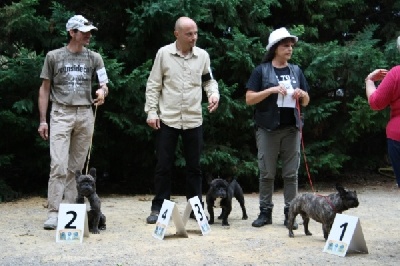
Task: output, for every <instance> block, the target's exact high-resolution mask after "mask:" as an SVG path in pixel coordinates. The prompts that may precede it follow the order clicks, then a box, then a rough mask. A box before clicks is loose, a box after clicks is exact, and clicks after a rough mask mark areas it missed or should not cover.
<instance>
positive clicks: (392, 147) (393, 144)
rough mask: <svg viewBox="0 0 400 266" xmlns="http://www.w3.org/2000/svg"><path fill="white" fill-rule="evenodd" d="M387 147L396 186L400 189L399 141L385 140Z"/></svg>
mask: <svg viewBox="0 0 400 266" xmlns="http://www.w3.org/2000/svg"><path fill="white" fill-rule="evenodd" d="M387 146H388V154H389V158H390V162H391V163H392V167H393V171H394V175H395V176H396V181H397V185H398V186H399V187H400V141H396V140H392V139H387Z"/></svg>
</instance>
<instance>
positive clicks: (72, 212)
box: [65, 211, 76, 229]
mask: <svg viewBox="0 0 400 266" xmlns="http://www.w3.org/2000/svg"><path fill="white" fill-rule="evenodd" d="M67 214H72V216H73V217H72V219H71V221H69V223H67V225H66V226H65V229H76V226H72V225H71V224H72V223H73V222H75V220H76V212H74V211H67Z"/></svg>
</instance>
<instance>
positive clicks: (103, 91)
mask: <svg viewBox="0 0 400 266" xmlns="http://www.w3.org/2000/svg"><path fill="white" fill-rule="evenodd" d="M107 92H108V88H107V86H106V85H103V86H101V87H100V88H99V89H98V90H97V91H96V95H97V98H96V99H94V104H95V105H97V106H99V105H102V104H104V102H105V100H106V96H107Z"/></svg>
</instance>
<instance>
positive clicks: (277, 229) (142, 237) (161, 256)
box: [0, 186, 400, 265]
mask: <svg viewBox="0 0 400 266" xmlns="http://www.w3.org/2000/svg"><path fill="white" fill-rule="evenodd" d="M349 189H353V188H351V187H349ZM300 192H301V193H302V192H304V191H300ZM308 192H309V191H308ZM332 192H334V190H333V188H332V189H326V190H324V191H318V193H319V194H323V195H327V194H329V193H332ZM357 193H358V197H359V201H360V206H359V207H358V208H355V209H350V210H348V211H347V212H345V213H344V214H348V215H352V216H357V217H359V220H360V223H361V227H362V231H363V234H364V238H365V241H366V244H367V247H368V250H369V254H360V253H348V254H347V255H346V256H345V257H339V256H336V255H332V254H328V253H325V252H322V250H323V248H324V246H325V240H324V238H323V234H322V230H321V225H320V224H319V223H317V222H315V221H313V220H311V221H310V231H311V232H312V233H313V235H312V236H305V235H304V232H303V227H302V226H300V227H299V230H296V231H295V238H289V237H288V231H287V229H286V228H285V227H284V226H283V218H284V217H283V195H282V191H277V192H276V193H275V194H274V203H275V209H274V212H273V224H272V225H267V226H264V227H262V228H254V227H252V226H251V223H252V221H253V220H254V219H255V218H256V217H257V215H258V194H246V195H245V200H246V207H247V212H248V215H249V219H248V220H241V210H240V206H239V204H238V202H237V201H236V200H234V202H233V210H232V213H231V215H230V217H229V222H230V227H228V228H225V227H222V226H221V225H220V224H219V222H218V223H216V224H214V225H212V226H211V232H210V233H209V234H208V235H205V236H202V235H201V231H200V229H199V227H198V225H197V223H196V222H195V221H194V220H192V219H190V220H189V221H188V223H187V225H186V229H187V230H188V235H189V237H188V238H181V237H177V236H175V235H174V234H175V233H176V230H175V226H174V223H173V222H172V220H171V222H170V224H169V226H168V228H167V232H166V237H165V238H164V240H158V239H155V238H153V237H152V232H153V230H154V229H155V226H154V225H148V224H146V222H145V218H146V217H147V215H148V214H149V208H150V204H151V202H150V200H151V198H152V196H151V195H139V196H119V195H107V196H101V195H100V196H101V199H102V211H103V213H104V214H105V215H106V216H107V230H106V231H102V232H101V234H99V235H92V234H91V235H90V236H89V237H87V238H84V240H83V243H82V244H80V243H56V241H55V231H46V230H43V228H42V226H43V222H44V219H45V218H46V211H47V209H45V208H44V207H43V205H44V203H45V199H43V198H39V197H30V198H23V199H20V200H18V201H15V202H8V203H2V204H0V214H1V219H0V264H1V265H78V264H80V265H398V263H399V261H400V255H399V248H400V241H399V237H400V226H399V220H400V218H399V211H400V204H399V197H400V190H398V189H397V190H396V189H393V188H392V187H389V186H368V187H359V188H357ZM172 200H173V201H175V202H176V204H177V206H178V209H179V211H180V212H181V213H183V211H184V209H185V207H186V201H185V198H184V197H182V196H175V197H173V199H172ZM217 211H218V210H217ZM206 213H207V212H206ZM299 219H300V218H299V217H298V219H297V220H298V221H299Z"/></svg>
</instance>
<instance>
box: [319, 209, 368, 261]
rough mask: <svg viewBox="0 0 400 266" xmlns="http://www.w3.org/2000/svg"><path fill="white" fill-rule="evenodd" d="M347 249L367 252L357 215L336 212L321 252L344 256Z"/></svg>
mask: <svg viewBox="0 0 400 266" xmlns="http://www.w3.org/2000/svg"><path fill="white" fill-rule="evenodd" d="M348 250H352V251H357V252H360V253H368V248H367V244H366V243H365V239H364V234H363V232H362V229H361V223H360V221H359V219H358V217H355V216H350V215H345V214H336V217H335V220H334V222H333V225H332V228H331V231H330V233H329V236H328V240H327V241H326V244H325V247H324V250H323V252H327V253H330V254H334V255H337V256H341V257H344V256H346V253H347V251H348Z"/></svg>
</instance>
